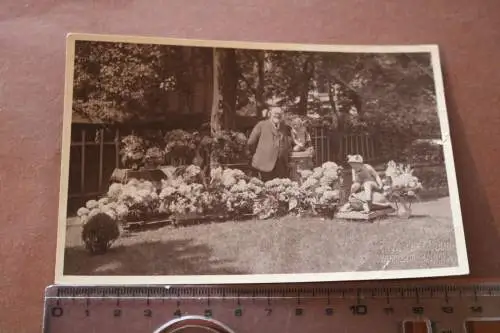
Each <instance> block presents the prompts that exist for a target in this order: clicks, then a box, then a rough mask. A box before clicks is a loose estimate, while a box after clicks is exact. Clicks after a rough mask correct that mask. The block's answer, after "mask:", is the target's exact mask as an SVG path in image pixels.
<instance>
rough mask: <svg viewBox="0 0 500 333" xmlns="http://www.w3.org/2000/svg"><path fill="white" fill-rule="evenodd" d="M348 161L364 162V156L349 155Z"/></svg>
mask: <svg viewBox="0 0 500 333" xmlns="http://www.w3.org/2000/svg"><path fill="white" fill-rule="evenodd" d="M347 163H363V156H361V155H347Z"/></svg>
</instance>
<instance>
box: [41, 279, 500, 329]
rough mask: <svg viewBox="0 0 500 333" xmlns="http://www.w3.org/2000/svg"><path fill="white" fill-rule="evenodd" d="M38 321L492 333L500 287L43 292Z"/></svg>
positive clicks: (499, 315)
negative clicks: (43, 306)
mask: <svg viewBox="0 0 500 333" xmlns="http://www.w3.org/2000/svg"><path fill="white" fill-rule="evenodd" d="M44 317H45V318H44V319H45V326H44V333H63V332H67V331H68V330H70V331H72V332H75V333H78V332H95V333H99V332H109V331H113V332H114V331H116V332H151V333H170V332H183V331H179V330H178V329H179V327H181V326H180V325H188V326H190V327H191V328H193V329H194V327H197V328H198V330H194V331H185V332H200V333H202V332H219V333H233V332H234V333H236V332H290V333H294V332H318V333H323V332H325V333H326V332H352V333H361V332H381V333H384V332H387V333H396V332H410V333H420V332H422V333H424V332H433V333H434V332H439V333H458V332H470V333H483V332H484V333H490V332H495V333H500V285H494V284H492V285H428V286H400V287H360V288H347V287H346V288H321V287H319V288H311V287H289V288H288V287H276V286H270V287H229V286H228V287H212V286H174V287H164V286H144V287H134V286H130V287H110V286H86V287H81V286H78V287H77V286H51V287H49V288H47V290H46V297H45V313H44ZM165 325H167V326H168V325H170V326H168V327H167V326H165ZM201 327H204V328H206V330H200V329H201ZM488 327H489V328H488Z"/></svg>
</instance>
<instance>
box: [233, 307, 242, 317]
mask: <svg viewBox="0 0 500 333" xmlns="http://www.w3.org/2000/svg"><path fill="white" fill-rule="evenodd" d="M234 315H235V316H236V317H241V316H242V315H243V310H242V309H240V308H238V309H235V310H234Z"/></svg>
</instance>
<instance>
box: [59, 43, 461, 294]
mask: <svg viewBox="0 0 500 333" xmlns="http://www.w3.org/2000/svg"><path fill="white" fill-rule="evenodd" d="M444 95H445V92H444V88H443V79H442V73H441V64H440V59H439V49H438V47H437V46H436V45H417V46H348V45H337V46H336V45H310V44H275V43H273V44H271V43H249V42H223V41H199V40H198V41H195V40H176V39H166V38H152V37H126V36H109V35H86V34H71V35H69V36H68V38H67V62H66V87H65V106H64V121H63V136H62V161H61V184H60V202H59V221H58V248H57V262H56V282H57V283H82V282H85V283H98V284H145V283H160V284H178V283H182V284H200V283H202V284H208V283H210V284H212V283H217V284H221V283H277V282H313V281H314V282H320V281H348V280H370V279H400V278H418V277H434V276H454V275H455V276H456V275H464V274H468V273H469V267H468V260H467V253H466V246H465V240H464V234H463V227H462V216H461V208H460V201H459V195H458V188H457V180H456V175H455V166H454V160H453V152H452V145H451V138H450V136H449V133H450V129H449V125H448V115H447V110H446V105H445V97H444Z"/></svg>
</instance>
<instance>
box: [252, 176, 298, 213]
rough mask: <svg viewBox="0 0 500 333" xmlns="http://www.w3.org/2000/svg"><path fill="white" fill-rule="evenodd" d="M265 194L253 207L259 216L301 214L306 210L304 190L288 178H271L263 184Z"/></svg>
mask: <svg viewBox="0 0 500 333" xmlns="http://www.w3.org/2000/svg"><path fill="white" fill-rule="evenodd" d="M264 191H265V195H264V196H263V198H262V199H261V202H257V205H256V207H255V210H256V215H257V216H259V217H260V218H269V217H273V216H283V215H286V214H301V213H303V212H304V211H306V210H307V205H305V203H306V201H305V198H306V196H307V195H306V192H305V191H304V190H303V189H302V188H301V187H300V185H299V183H298V182H294V181H292V180H290V179H288V178H281V179H279V178H278V179H273V180H270V181H267V182H266V183H265V184H264Z"/></svg>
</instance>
